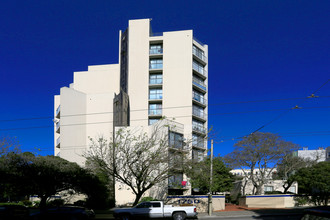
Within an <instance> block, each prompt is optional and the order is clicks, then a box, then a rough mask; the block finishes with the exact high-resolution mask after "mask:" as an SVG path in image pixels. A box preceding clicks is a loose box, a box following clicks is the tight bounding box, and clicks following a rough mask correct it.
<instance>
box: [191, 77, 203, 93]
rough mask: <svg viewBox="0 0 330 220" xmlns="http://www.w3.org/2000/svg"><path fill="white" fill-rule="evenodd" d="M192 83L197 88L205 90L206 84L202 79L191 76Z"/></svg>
mask: <svg viewBox="0 0 330 220" xmlns="http://www.w3.org/2000/svg"><path fill="white" fill-rule="evenodd" d="M193 85H194V86H196V87H197V88H198V89H199V90H201V91H203V92H206V85H205V84H204V83H203V81H201V80H198V79H194V78H193Z"/></svg>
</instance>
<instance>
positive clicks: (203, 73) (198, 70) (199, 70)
mask: <svg viewBox="0 0 330 220" xmlns="http://www.w3.org/2000/svg"><path fill="white" fill-rule="evenodd" d="M193 71H194V73H196V74H197V75H199V76H201V77H202V78H204V79H205V78H206V75H207V71H206V70H205V69H204V68H200V67H197V66H195V65H193Z"/></svg>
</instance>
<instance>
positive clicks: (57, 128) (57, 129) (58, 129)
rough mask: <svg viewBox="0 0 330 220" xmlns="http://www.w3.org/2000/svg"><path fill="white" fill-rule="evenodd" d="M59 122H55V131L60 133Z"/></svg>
mask: <svg viewBox="0 0 330 220" xmlns="http://www.w3.org/2000/svg"><path fill="white" fill-rule="evenodd" d="M60 128H61V127H60V122H56V133H58V134H59V133H60Z"/></svg>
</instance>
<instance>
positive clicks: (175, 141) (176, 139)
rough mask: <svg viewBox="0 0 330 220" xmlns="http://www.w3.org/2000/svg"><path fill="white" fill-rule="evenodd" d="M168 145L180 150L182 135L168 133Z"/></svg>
mask: <svg viewBox="0 0 330 220" xmlns="http://www.w3.org/2000/svg"><path fill="white" fill-rule="evenodd" d="M169 144H170V146H171V147H174V148H178V149H181V148H182V147H183V135H182V134H179V133H175V132H170V135H169Z"/></svg>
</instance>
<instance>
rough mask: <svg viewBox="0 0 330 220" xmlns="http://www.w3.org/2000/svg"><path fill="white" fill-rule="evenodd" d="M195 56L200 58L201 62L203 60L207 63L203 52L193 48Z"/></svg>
mask: <svg viewBox="0 0 330 220" xmlns="http://www.w3.org/2000/svg"><path fill="white" fill-rule="evenodd" d="M193 54H194V55H195V56H196V57H198V58H199V59H201V60H203V61H204V62H206V56H205V55H204V54H203V53H202V52H200V51H198V49H195V48H193Z"/></svg>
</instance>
